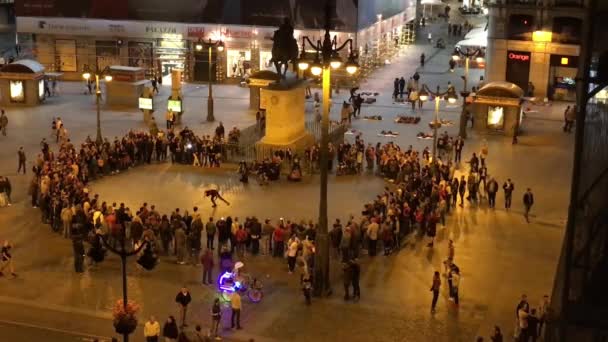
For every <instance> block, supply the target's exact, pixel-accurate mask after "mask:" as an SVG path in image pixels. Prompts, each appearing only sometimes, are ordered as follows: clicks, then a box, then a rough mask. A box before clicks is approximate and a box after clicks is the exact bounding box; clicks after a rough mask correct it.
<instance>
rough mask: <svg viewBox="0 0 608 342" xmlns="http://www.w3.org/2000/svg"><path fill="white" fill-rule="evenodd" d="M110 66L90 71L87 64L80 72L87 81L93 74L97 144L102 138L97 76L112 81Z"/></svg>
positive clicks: (100, 142) (99, 91)
mask: <svg viewBox="0 0 608 342" xmlns="http://www.w3.org/2000/svg"><path fill="white" fill-rule="evenodd" d="M109 71H110V68H109V67H107V66H106V67H105V68H104V69H103V70H102V71H101V72H95V73H92V72H91V71H90V70H89V66H88V65H85V66H84V70H83V73H82V78H84V79H85V80H86V81H87V82H89V80H90V79H91V77H93V76H95V103H96V105H97V138H96V139H95V142H97V144H98V145H101V144H102V143H103V138H102V136H101V113H100V111H101V108H100V106H101V89H100V88H99V77H101V76H103V77H104V79H105V81H106V82H111V81H112V75H110V72H109Z"/></svg>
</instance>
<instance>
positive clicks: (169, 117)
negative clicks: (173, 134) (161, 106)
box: [165, 110, 175, 129]
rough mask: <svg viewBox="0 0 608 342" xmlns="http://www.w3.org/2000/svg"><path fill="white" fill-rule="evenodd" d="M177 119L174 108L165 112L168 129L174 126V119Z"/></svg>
mask: <svg viewBox="0 0 608 342" xmlns="http://www.w3.org/2000/svg"><path fill="white" fill-rule="evenodd" d="M174 119H175V115H174V114H173V111H172V110H168V111H167V113H166V114H165V120H166V121H167V129H171V128H173V120H174Z"/></svg>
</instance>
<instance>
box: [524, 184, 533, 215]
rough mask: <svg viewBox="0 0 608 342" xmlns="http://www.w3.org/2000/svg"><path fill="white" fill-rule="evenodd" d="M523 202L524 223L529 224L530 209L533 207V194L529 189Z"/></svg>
mask: <svg viewBox="0 0 608 342" xmlns="http://www.w3.org/2000/svg"><path fill="white" fill-rule="evenodd" d="M523 201H524V207H525V211H524V217H525V218H526V222H528V223H530V209H532V205H534V194H533V193H532V190H531V189H530V188H528V189H527V190H526V193H525V194H524V198H523Z"/></svg>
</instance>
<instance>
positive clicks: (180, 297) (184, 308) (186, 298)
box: [175, 286, 192, 328]
mask: <svg viewBox="0 0 608 342" xmlns="http://www.w3.org/2000/svg"><path fill="white" fill-rule="evenodd" d="M191 301H192V296H190V291H188V289H187V288H186V287H185V286H184V287H182V289H181V290H180V291H179V292H178V293H177V296H175V302H176V303H177V306H178V307H179V315H180V319H181V327H182V328H183V327H187V326H188V324H186V314H187V313H188V304H190V302H191Z"/></svg>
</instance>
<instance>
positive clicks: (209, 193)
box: [205, 189, 230, 208]
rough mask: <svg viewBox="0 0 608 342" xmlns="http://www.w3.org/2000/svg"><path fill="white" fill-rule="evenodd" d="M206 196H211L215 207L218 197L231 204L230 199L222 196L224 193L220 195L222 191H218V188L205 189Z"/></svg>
mask: <svg viewBox="0 0 608 342" xmlns="http://www.w3.org/2000/svg"><path fill="white" fill-rule="evenodd" d="M205 197H209V198H210V199H211V203H212V206H211V207H213V208H215V207H217V204H216V203H215V200H216V199H220V200H221V201H223V202H224V203H226V204H227V205H230V203H229V202H228V201H226V200H225V199H224V197H222V195H220V192H219V191H217V190H216V189H209V190H205Z"/></svg>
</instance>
